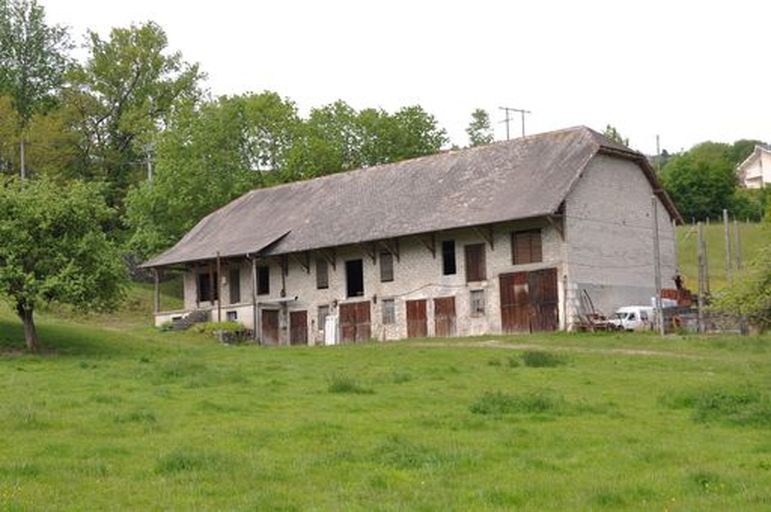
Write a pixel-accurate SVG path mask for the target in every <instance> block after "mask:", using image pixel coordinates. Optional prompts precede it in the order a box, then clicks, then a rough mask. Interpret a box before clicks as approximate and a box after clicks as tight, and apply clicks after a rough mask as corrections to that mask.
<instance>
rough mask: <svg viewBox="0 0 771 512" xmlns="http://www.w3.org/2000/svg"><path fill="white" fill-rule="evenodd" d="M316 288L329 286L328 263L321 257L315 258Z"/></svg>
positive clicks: (322, 288) (321, 288)
mask: <svg viewBox="0 0 771 512" xmlns="http://www.w3.org/2000/svg"><path fill="white" fill-rule="evenodd" d="M316 288H318V289H319V290H324V289H326V288H329V264H328V263H327V260H325V259H323V258H318V259H317V260H316Z"/></svg>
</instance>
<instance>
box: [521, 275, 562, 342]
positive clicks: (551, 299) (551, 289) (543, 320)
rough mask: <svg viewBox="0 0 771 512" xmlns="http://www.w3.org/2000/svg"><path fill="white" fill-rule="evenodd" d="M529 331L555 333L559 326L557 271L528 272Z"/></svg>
mask: <svg viewBox="0 0 771 512" xmlns="http://www.w3.org/2000/svg"><path fill="white" fill-rule="evenodd" d="M528 287H529V288H530V308H531V309H530V313H531V314H530V330H531V331H532V332H538V331H556V330H557V328H558V326H559V295H558V292H557V269H556V268H547V269H544V270H537V271H535V272H530V273H529V275H528Z"/></svg>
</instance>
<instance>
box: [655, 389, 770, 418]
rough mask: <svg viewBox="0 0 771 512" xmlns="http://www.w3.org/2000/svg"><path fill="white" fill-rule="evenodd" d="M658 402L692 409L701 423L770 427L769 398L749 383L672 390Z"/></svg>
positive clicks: (675, 407) (673, 406) (676, 407)
mask: <svg viewBox="0 0 771 512" xmlns="http://www.w3.org/2000/svg"><path fill="white" fill-rule="evenodd" d="M660 402H661V403H663V404H664V405H667V406H669V407H671V408H674V409H685V408H687V409H692V410H693V419H694V420H695V421H698V422H702V423H709V422H715V421H722V422H724V423H728V424H732V425H743V426H758V427H771V398H769V397H768V396H767V395H764V394H762V393H761V392H760V391H758V390H757V389H754V388H752V387H750V386H744V387H741V388H733V389H731V388H726V387H718V388H708V389H702V390H697V391H691V392H684V393H673V394H669V395H666V396H663V397H661V398H660Z"/></svg>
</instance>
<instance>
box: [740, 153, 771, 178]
mask: <svg viewBox="0 0 771 512" xmlns="http://www.w3.org/2000/svg"><path fill="white" fill-rule="evenodd" d="M736 174H737V175H738V177H739V183H741V185H742V186H744V187H746V188H764V187H768V186H771V148H769V147H768V146H765V145H756V146H755V149H754V150H753V152H752V154H750V156H748V157H747V158H746V159H745V160H744V161H743V162H742V163H740V164H739V165H738V166H737V167H736Z"/></svg>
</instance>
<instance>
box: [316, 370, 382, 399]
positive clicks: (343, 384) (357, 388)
mask: <svg viewBox="0 0 771 512" xmlns="http://www.w3.org/2000/svg"><path fill="white" fill-rule="evenodd" d="M327 390H328V391H329V392H330V393H353V394H355V395H371V394H372V393H374V392H375V391H374V390H373V389H372V388H368V387H365V386H363V385H362V384H360V383H359V382H358V381H357V380H356V379H354V378H352V377H349V376H348V375H333V376H332V377H331V378H330V379H329V385H328V386H327Z"/></svg>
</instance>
